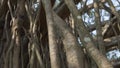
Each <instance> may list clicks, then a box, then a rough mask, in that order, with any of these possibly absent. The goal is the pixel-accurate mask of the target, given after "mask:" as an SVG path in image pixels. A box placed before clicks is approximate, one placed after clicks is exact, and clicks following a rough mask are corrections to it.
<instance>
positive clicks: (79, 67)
mask: <svg viewBox="0 0 120 68" xmlns="http://www.w3.org/2000/svg"><path fill="white" fill-rule="evenodd" d="M54 19H55V23H56V26H58V27H59V29H60V30H61V32H60V35H62V40H63V44H64V49H65V52H66V59H67V65H68V68H84V62H85V60H84V59H85V57H84V54H83V51H82V48H81V47H80V46H79V44H78V42H77V40H76V38H75V36H74V35H73V34H72V30H70V28H69V27H68V26H67V24H66V23H65V22H64V21H63V20H62V19H61V18H60V17H58V16H57V15H56V14H55V13H54ZM61 27H62V28H61Z"/></svg>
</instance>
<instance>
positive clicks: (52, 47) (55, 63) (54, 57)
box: [42, 0, 61, 68]
mask: <svg viewBox="0 0 120 68" xmlns="http://www.w3.org/2000/svg"><path fill="white" fill-rule="evenodd" d="M42 2H43V5H44V8H45V12H46V19H47V26H48V37H49V51H50V61H51V68H61V67H60V58H59V52H58V46H57V39H56V36H55V30H54V29H55V28H54V27H55V25H54V18H53V12H52V7H51V3H50V0H42Z"/></svg>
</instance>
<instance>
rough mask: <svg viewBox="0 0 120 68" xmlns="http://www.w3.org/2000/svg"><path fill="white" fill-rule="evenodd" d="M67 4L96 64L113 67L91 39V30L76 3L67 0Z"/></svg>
mask: <svg viewBox="0 0 120 68" xmlns="http://www.w3.org/2000/svg"><path fill="white" fill-rule="evenodd" d="M65 3H66V5H67V6H68V8H69V10H70V11H71V13H72V15H73V17H74V20H75V22H76V24H77V25H76V27H77V28H78V29H77V32H78V33H79V36H80V39H81V42H82V43H83V45H84V46H85V48H86V50H87V52H88V53H89V54H90V56H91V57H92V58H93V59H94V61H95V62H96V64H97V65H98V67H99V68H113V66H112V65H111V64H110V63H109V61H108V60H107V58H105V56H104V55H102V53H100V52H99V51H98V49H97V48H96V47H95V44H94V42H93V41H92V39H91V36H90V34H89V32H88V31H87V29H86V27H85V25H84V24H83V21H82V18H81V15H80V14H79V12H78V10H77V8H76V6H75V4H74V3H73V2H72V0H70V1H67V0H65ZM101 58H102V59H101Z"/></svg>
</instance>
